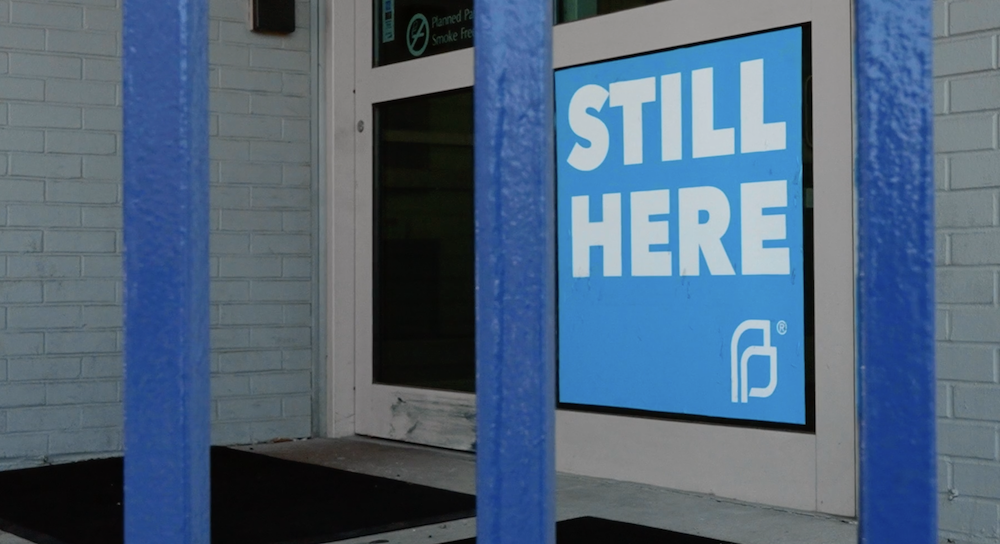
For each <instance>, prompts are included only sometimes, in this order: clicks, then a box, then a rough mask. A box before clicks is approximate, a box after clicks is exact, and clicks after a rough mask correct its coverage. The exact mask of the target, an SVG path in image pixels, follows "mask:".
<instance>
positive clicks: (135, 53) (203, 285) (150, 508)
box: [122, 0, 210, 544]
mask: <svg viewBox="0 0 1000 544" xmlns="http://www.w3.org/2000/svg"><path fill="white" fill-rule="evenodd" d="M123 7H124V29H123V37H122V39H123V50H124V51H123V79H124V146H123V147H124V156H125V157H124V178H125V179H124V201H125V204H124V235H125V265H124V266H125V286H124V293H125V294H124V299H125V304H124V305H125V310H124V311H125V541H126V542H128V543H131V544H137V543H143V544H182V543H183V544H195V543H198V544H207V543H208V542H209V440H210V438H209V406H210V395H209V368H208V332H209V328H208V285H209V273H208V2H207V0H125V2H124V6H123Z"/></svg>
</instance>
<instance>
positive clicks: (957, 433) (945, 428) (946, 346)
mask: <svg viewBox="0 0 1000 544" xmlns="http://www.w3.org/2000/svg"><path fill="white" fill-rule="evenodd" d="M998 35H1000V2H997V1H996V0H935V1H934V36H935V40H934V89H935V94H936V96H935V114H936V122H935V128H936V130H935V135H934V136H935V150H936V155H935V163H936V169H935V172H936V174H935V175H936V178H937V179H936V180H935V186H936V187H937V195H936V200H937V218H936V223H937V224H936V229H937V236H938V255H937V263H938V268H937V280H936V281H937V305H938V336H937V338H938V342H937V375H938V403H939V406H938V457H939V463H938V466H939V472H940V473H939V474H938V482H939V495H940V498H939V500H940V531H941V534H940V542H942V543H969V544H972V543H976V544H987V543H989V544H998V543H1000V450H998V437H1000V382H998V379H1000V299H998V292H997V289H998V285H1000V284H998V283H997V281H998V279H1000V276H998V275H1000V208H998V203H1000V151H998V148H997V128H998V127H997V116H998V113H1000V70H998V69H997V68H998V63H997V61H998Z"/></svg>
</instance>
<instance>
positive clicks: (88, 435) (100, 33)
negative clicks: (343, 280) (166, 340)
mask: <svg viewBox="0 0 1000 544" xmlns="http://www.w3.org/2000/svg"><path fill="white" fill-rule="evenodd" d="M298 8H299V9H298V13H297V15H298V17H297V18H298V22H299V29H298V30H297V31H296V32H295V33H294V34H292V35H291V36H289V37H276V36H263V35H257V34H253V33H251V32H250V31H248V30H247V26H246V22H245V21H246V17H247V13H246V10H247V2H246V0H211V26H210V35H211V44H210V56H211V64H212V68H211V77H210V82H211V83H210V85H211V110H212V114H211V125H210V126H211V135H212V145H211V156H212V165H211V172H212V175H211V183H212V185H211V207H212V210H211V227H212V237H211V241H210V245H211V256H212V257H211V258H212V263H211V270H212V274H213V278H212V301H213V304H212V311H211V316H212V341H213V351H212V387H213V404H212V413H213V419H214V423H213V439H214V440H215V442H216V443H225V444H232V443H249V442H256V441H265V440H270V439H273V438H279V437H302V436H308V435H309V433H310V428H311V413H310V405H311V403H310V399H311V392H312V383H311V382H312V371H311V357H312V345H311V335H312V329H311V324H312V282H313V281H314V278H313V277H312V254H311V250H312V248H311V243H312V233H313V228H312V227H313V223H312V210H313V202H312V198H311V192H312V191H311V187H312V182H313V180H312V179H311V165H310V159H311V150H312V145H313V142H312V141H311V131H310V126H311V119H310V113H311V110H310V103H311V97H310V65H311V61H312V53H311V51H310V40H309V28H308V26H309V20H308V15H309V0H300V1H299V5H298ZM120 27H121V4H120V0H65V1H63V0H0V469H3V468H11V467H15V466H25V465H31V464H37V463H39V462H42V461H43V460H44V459H59V458H71V457H78V456H93V455H98V454H110V453H114V452H117V451H119V450H120V449H121V440H122V437H121V423H122V422H121V416H122V414H121V387H122V384H121V371H122V369H121V364H122V363H121V342H122V337H121V249H122V246H121V244H122V241H121V240H122V238H121V210H120V207H121V176H122V166H121V138H122V136H121V123H122V115H121V64H120V52H121V28H120Z"/></svg>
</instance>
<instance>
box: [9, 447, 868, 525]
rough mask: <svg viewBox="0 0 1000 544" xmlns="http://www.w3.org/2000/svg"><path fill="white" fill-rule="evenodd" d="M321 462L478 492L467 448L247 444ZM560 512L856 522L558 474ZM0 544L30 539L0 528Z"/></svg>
mask: <svg viewBox="0 0 1000 544" xmlns="http://www.w3.org/2000/svg"><path fill="white" fill-rule="evenodd" d="M241 449H247V450H253V451H255V452H258V453H265V454H268V455H273V456H275V457H280V458H284V459H290V460H295V461H302V462H308V463H314V464H318V465H324V466H330V467H334V468H342V469H346V470H350V471H354V472H361V473H366V474H373V475H377V476H385V477H388V478H393V479H398V480H403V481H407V482H413V483H418V484H424V485H429V486H433V487H438V488H442V489H450V490H453V491H460V492H464V493H472V492H474V491H475V459H474V458H473V456H472V455H470V454H464V453H457V452H449V451H442V450H437V449H431V448H422V447H417V446H409V445H403V444H397V443H393V442H384V441H377V440H367V439H362V438H344V439H314V440H303V441H297V442H285V443H280V444H262V445H257V446H246V447H242V448H241ZM558 516H559V519H569V518H575V517H580V516H599V517H603V518H609V519H615V520H620V521H626V522H631V523H638V524H642V525H648V526H651V527H659V528H663V529H669V530H672V531H677V532H682V533H689V534H694V535H701V536H707V537H711V538H717V539H719V540H726V541H731V542H735V543H737V544H854V543H856V542H857V524H856V523H854V522H852V521H848V520H841V519H837V518H832V517H827V516H820V515H814V514H809V513H803V512H792V511H786V510H781V509H776V508H772V507H765V506H757V505H750V504H742V503H737V502H732V501H727V500H722V499H716V498H714V497H710V496H705V495H698V494H693V493H684V492H678V491H672V490H669V489H663V488H657V487H652V486H648V485H641V484H634V483H628V482H616V481H611V480H602V479H597V478H587V477H583V476H575V475H569V474H560V475H559V478H558ZM475 531H476V527H475V520H474V519H466V520H459V521H455V522H449V523H440V524H435V525H430V526H425V527H419V528H415V529H405V530H402V531H395V532H390V533H385V534H381V535H369V536H363V537H359V538H355V539H350V540H343V541H340V543H339V544H369V543H371V542H373V541H378V542H380V543H383V544H417V543H420V544H442V543H446V542H450V541H453V540H459V539H463V538H468V537H471V536H474V535H475ZM0 544H30V543H28V542H27V541H25V540H22V539H20V538H17V537H15V536H13V535H8V534H4V533H0Z"/></svg>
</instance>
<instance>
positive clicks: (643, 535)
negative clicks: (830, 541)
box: [450, 517, 732, 544]
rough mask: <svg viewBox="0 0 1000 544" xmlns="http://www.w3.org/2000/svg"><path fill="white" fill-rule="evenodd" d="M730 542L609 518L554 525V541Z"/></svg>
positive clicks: (468, 542)
mask: <svg viewBox="0 0 1000 544" xmlns="http://www.w3.org/2000/svg"><path fill="white" fill-rule="evenodd" d="M475 542H476V539H475V538H467V539H465V540H456V541H454V542H452V543H450V544H474V543H475ZM619 542H620V543H623V544H732V542H725V541H722V540H716V539H714V538H705V537H703V536H695V535H686V534H684V533H675V532H674V531H667V530H665V529H657V528H655V527H646V526H645V525H636V524H634V523H624V522H621V521H612V520H610V519H602V518H594V517H584V518H574V519H568V520H565V521H560V522H559V523H557V524H556V544H612V543H619Z"/></svg>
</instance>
